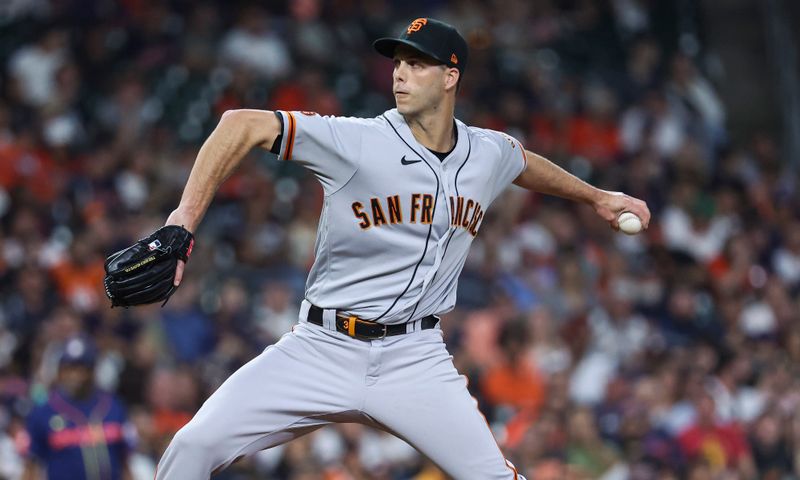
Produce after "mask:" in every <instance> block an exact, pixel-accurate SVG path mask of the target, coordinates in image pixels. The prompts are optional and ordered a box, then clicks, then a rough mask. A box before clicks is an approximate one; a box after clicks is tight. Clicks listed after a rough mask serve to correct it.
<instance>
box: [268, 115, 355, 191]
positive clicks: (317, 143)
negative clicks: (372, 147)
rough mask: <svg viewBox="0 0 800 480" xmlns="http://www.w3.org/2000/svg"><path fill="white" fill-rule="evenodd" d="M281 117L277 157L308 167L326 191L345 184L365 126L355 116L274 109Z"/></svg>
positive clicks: (352, 172)
mask: <svg viewBox="0 0 800 480" xmlns="http://www.w3.org/2000/svg"><path fill="white" fill-rule="evenodd" d="M277 113H278V114H279V115H281V117H282V123H283V128H282V139H281V146H280V151H279V153H278V158H280V159H281V160H287V161H294V162H297V163H299V164H301V165H303V166H304V167H306V168H308V169H309V170H311V171H312V172H314V174H315V175H316V176H317V178H318V179H319V181H320V182H321V183H322V186H323V188H324V189H325V193H326V194H331V193H333V192H335V191H336V190H338V189H340V188H341V187H342V186H344V184H346V183H347V182H348V181H349V180H350V179H351V178H352V177H353V175H354V174H355V172H356V170H358V164H359V158H360V156H361V138H362V135H363V131H364V129H365V128H366V127H365V125H363V124H362V123H361V122H359V119H356V118H348V117H333V116H324V117H323V116H320V115H318V114H316V113H311V112H285V111H278V112H277Z"/></svg>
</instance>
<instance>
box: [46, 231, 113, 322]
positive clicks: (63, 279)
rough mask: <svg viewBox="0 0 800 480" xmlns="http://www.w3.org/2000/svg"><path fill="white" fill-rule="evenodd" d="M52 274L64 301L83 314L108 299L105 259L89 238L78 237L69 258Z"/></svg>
mask: <svg viewBox="0 0 800 480" xmlns="http://www.w3.org/2000/svg"><path fill="white" fill-rule="evenodd" d="M50 273H51V274H52V276H53V280H54V281H55V283H56V287H57V288H58V290H59V292H60V293H61V296H62V298H65V299H67V300H68V301H69V303H70V304H71V305H72V306H73V307H74V308H76V309H78V310H80V311H84V312H85V311H90V310H93V309H95V308H97V307H98V306H100V304H101V303H102V302H103V301H104V299H105V298H104V294H103V276H104V275H105V270H104V268H103V258H102V257H101V256H100V255H98V253H97V251H96V249H95V245H94V242H93V241H92V239H91V238H90V237H89V236H88V235H81V236H78V237H76V238H75V240H74V241H73V243H72V246H71V248H70V255H69V256H68V257H67V258H65V259H64V261H62V262H59V263H57V264H56V265H55V266H54V267H53V269H52V270H51V272H50Z"/></svg>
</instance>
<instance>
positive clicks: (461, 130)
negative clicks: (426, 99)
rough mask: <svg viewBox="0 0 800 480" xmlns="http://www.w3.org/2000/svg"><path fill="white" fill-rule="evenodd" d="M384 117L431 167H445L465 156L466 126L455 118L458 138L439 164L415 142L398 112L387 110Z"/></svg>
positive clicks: (394, 109) (434, 157)
mask: <svg viewBox="0 0 800 480" xmlns="http://www.w3.org/2000/svg"><path fill="white" fill-rule="evenodd" d="M384 116H385V117H386V118H387V119H388V120H389V121H390V122H392V125H393V126H394V128H395V129H397V133H398V134H399V135H400V137H401V138H402V139H403V140H405V142H406V143H407V144H409V145H411V146H412V147H414V150H415V151H416V152H417V153H418V154H420V155H423V156H425V158H426V159H427V160H428V161H429V163H431V165H436V164H439V163H441V164H442V165H445V164H446V163H448V162H450V161H451V160H452V159H454V158H460V159H462V160H463V159H464V157H465V156H466V155H467V143H468V141H467V135H468V132H467V126H466V125H465V124H464V123H463V122H462V121H460V120H459V119H457V118H456V119H455V124H456V128H457V129H458V136H457V138H456V145H455V147H453V150H452V151H451V152H450V154H449V155H448V156H447V157H445V159H444V160H442V161H441V162H440V161H439V159H438V158H437V157H436V155H434V154H433V153H432V152H431V151H430V150H428V149H427V148H426V147H425V146H424V145H422V144H420V143H419V142H417V139H416V138H415V137H414V134H413V133H412V132H411V128H410V127H409V126H408V124H407V123H406V119H405V118H404V117H403V115H401V114H400V112H398V111H397V109H396V108H393V109H391V110H387V111H386V112H385V113H384Z"/></svg>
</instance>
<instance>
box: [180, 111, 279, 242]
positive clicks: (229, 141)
mask: <svg viewBox="0 0 800 480" xmlns="http://www.w3.org/2000/svg"><path fill="white" fill-rule="evenodd" d="M279 133H280V123H279V122H278V120H277V118H275V116H274V114H273V113H272V112H268V111H259V110H235V111H230V112H225V114H224V115H223V116H222V119H221V120H220V122H219V125H217V128H215V129H214V131H213V132H212V133H211V135H210V136H209V137H208V139H207V140H206V141H205V143H203V146H202V147H201V148H200V152H199V153H198V155H197V159H196V160H195V163H194V166H193V167H192V171H191V173H190V174H189V180H188V181H187V182H186V187H185V188H184V190H183V195H182V196H181V201H180V204H179V205H178V208H176V209H175V210H174V211H173V212H172V214H170V216H169V218H168V219H167V222H166V223H167V224H175V225H183V227H184V228H186V229H187V230H189V231H191V232H194V231H195V230H196V229H197V226H198V225H199V224H200V221H201V220H202V219H203V216H204V215H205V213H206V210H208V206H209V205H210V204H211V201H212V200H213V198H214V195H215V194H216V192H217V189H218V188H219V186H220V185H221V184H222V182H224V181H225V179H227V178H228V177H229V176H230V175H231V174H232V173H233V172H234V171H235V170H236V168H237V167H238V166H239V165H240V164H241V162H242V159H243V158H244V157H245V155H247V153H248V152H249V151H250V150H251V149H252V148H253V147H255V146H262V147H264V148H270V147H271V146H272V143H273V142H274V141H275V138H276V137H277V136H278V134H279Z"/></svg>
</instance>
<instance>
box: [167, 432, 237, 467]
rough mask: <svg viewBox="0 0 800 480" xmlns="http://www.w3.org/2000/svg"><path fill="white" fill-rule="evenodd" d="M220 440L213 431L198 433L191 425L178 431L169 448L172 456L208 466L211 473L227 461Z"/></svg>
mask: <svg viewBox="0 0 800 480" xmlns="http://www.w3.org/2000/svg"><path fill="white" fill-rule="evenodd" d="M221 443H222V442H220V439H219V438H215V436H214V435H213V431H203V432H200V431H198V429H197V428H195V427H194V425H192V423H191V422H190V423H189V424H187V425H185V426H184V427H183V428H181V429H180V430H178V433H176V434H175V436H174V437H173V438H172V441H171V442H170V443H169V447H167V452H168V453H169V454H170V455H171V456H175V457H180V458H186V459H190V461H193V462H199V463H203V464H206V465H208V467H209V472H210V471H211V470H213V469H214V468H216V467H217V465H218V464H221V463H222V462H224V461H225V459H224V456H225V452H222V451H221V450H220V447H221Z"/></svg>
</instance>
